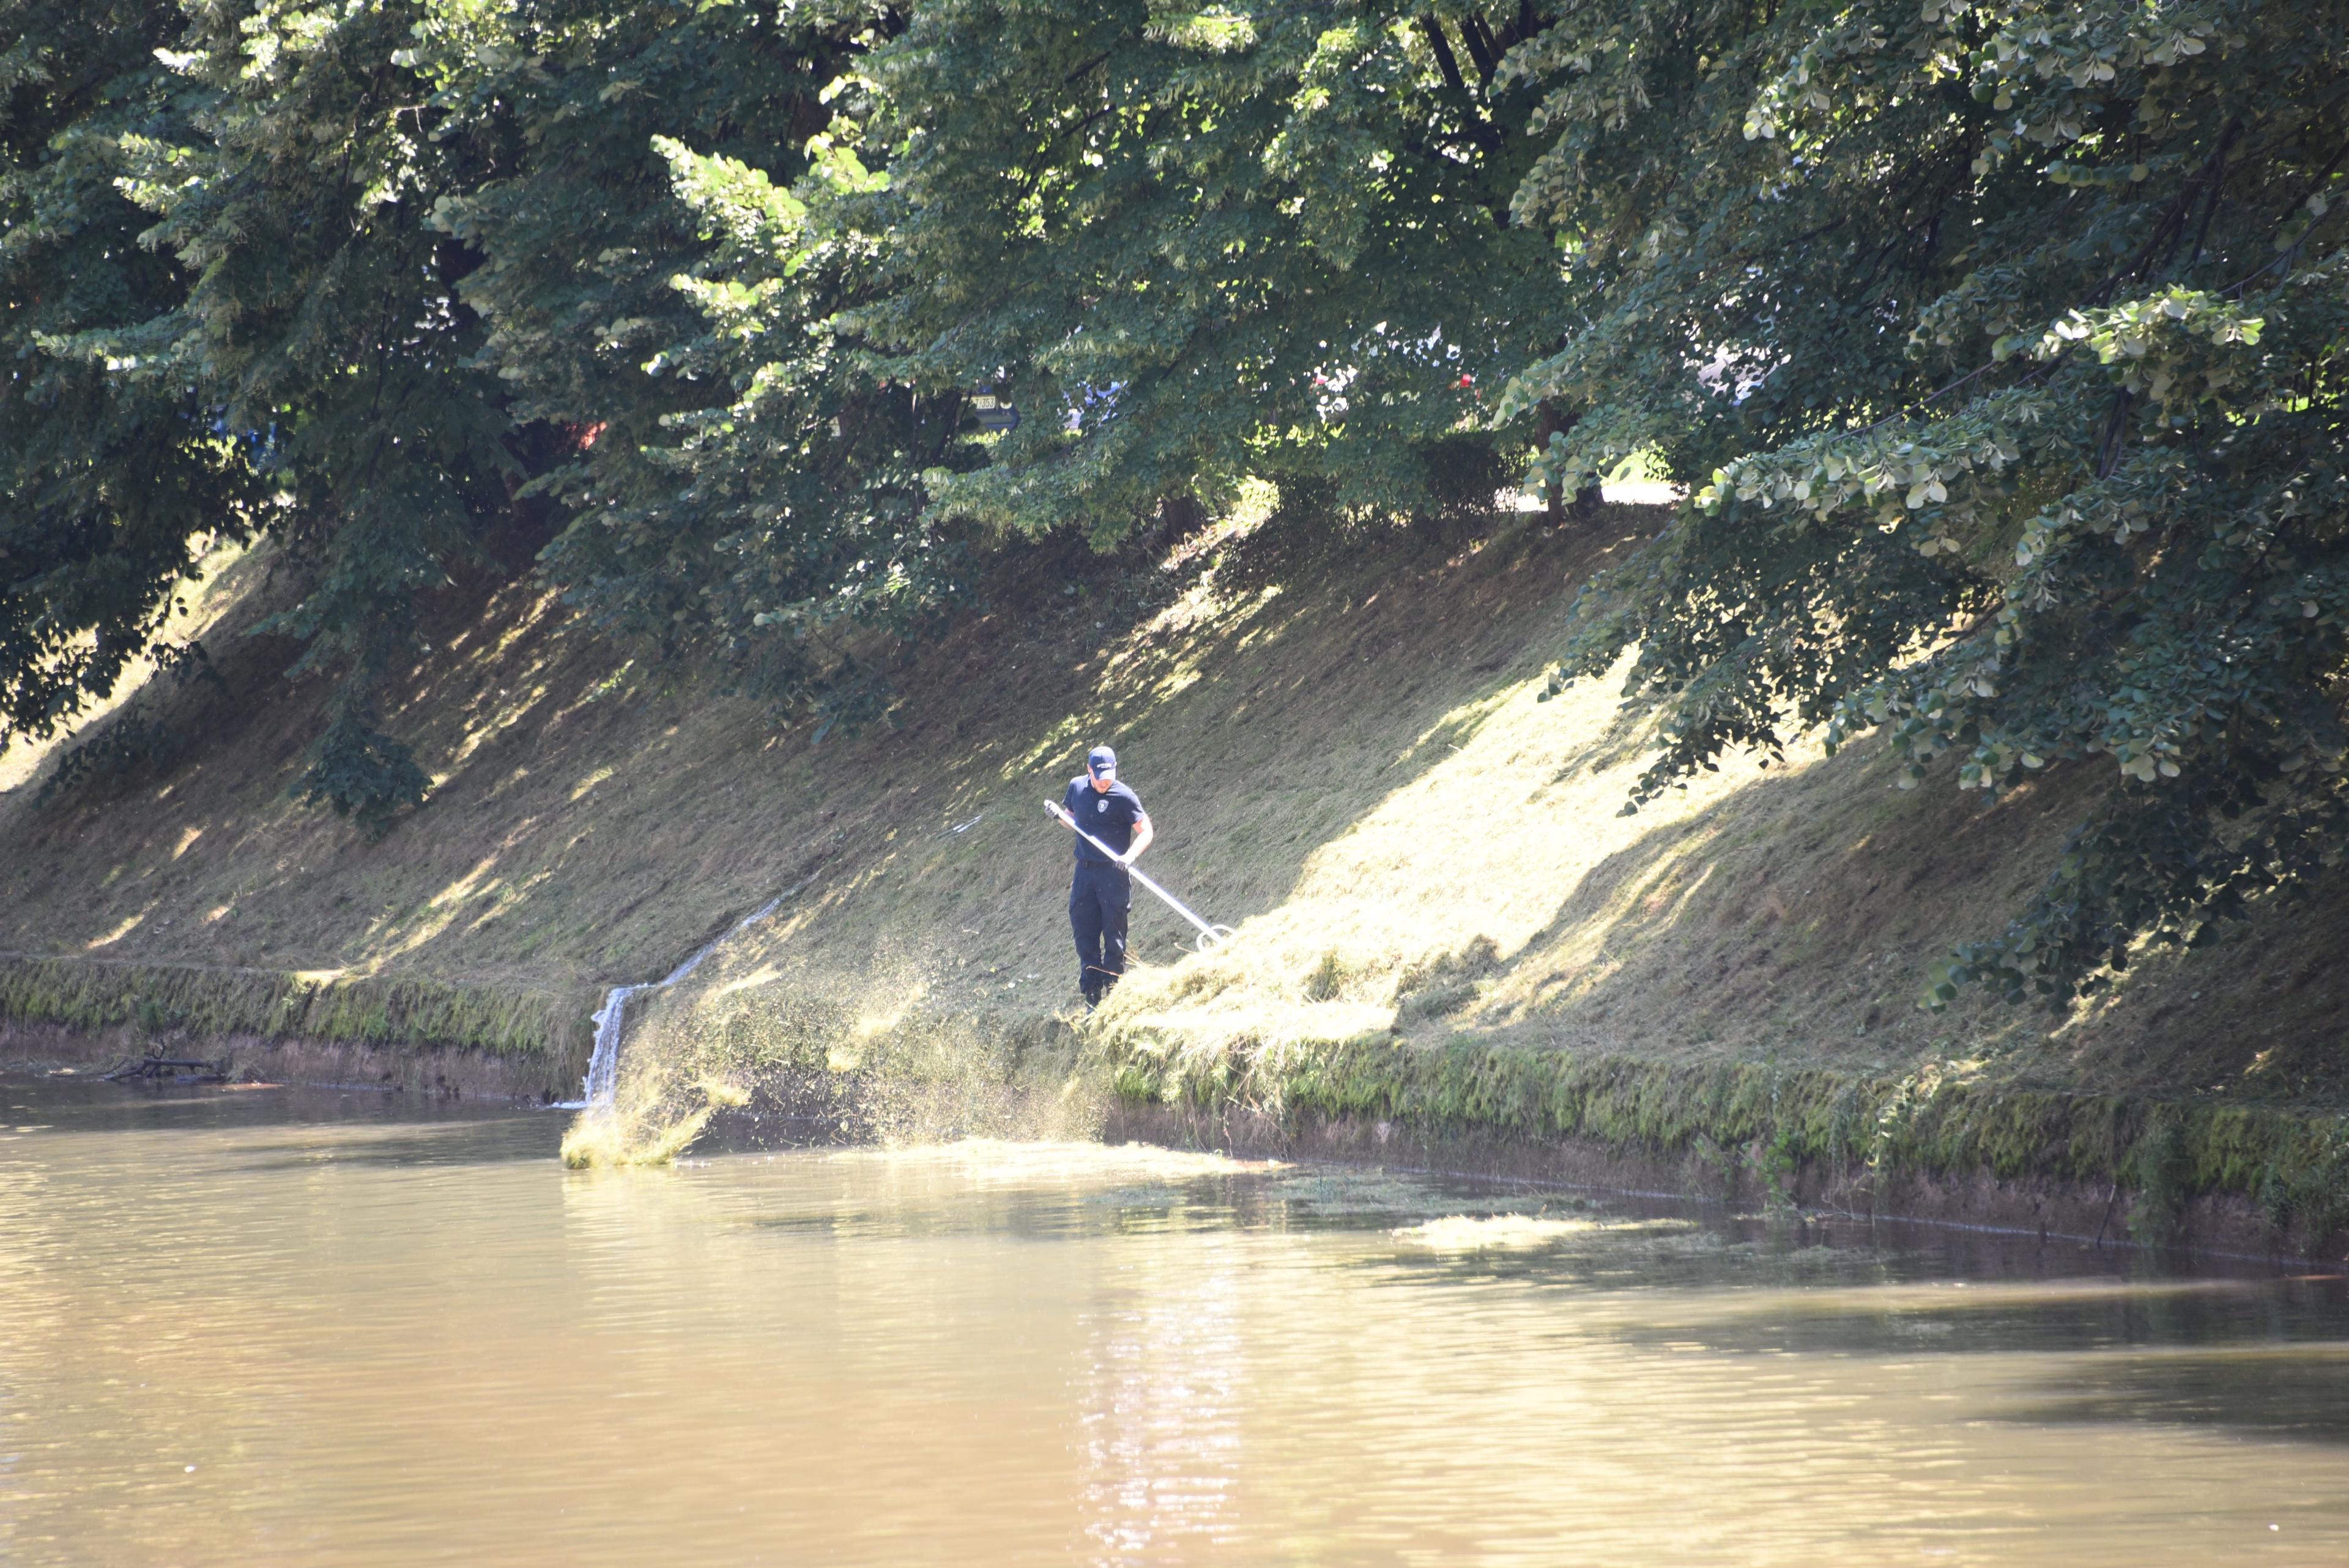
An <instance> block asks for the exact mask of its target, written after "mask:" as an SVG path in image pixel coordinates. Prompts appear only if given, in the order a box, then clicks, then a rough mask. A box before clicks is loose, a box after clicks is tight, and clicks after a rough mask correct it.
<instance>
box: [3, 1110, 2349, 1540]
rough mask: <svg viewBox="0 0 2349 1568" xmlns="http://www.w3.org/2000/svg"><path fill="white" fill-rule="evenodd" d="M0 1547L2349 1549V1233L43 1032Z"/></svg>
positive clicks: (14, 1297) (13, 1228)
mask: <svg viewBox="0 0 2349 1568" xmlns="http://www.w3.org/2000/svg"><path fill="white" fill-rule="evenodd" d="M0 1106H5V1112H0V1563H6V1564H8V1565H10V1568H33V1565H46V1564H108V1565H110V1568H111V1565H140V1568H144V1565H148V1564H156V1565H162V1564H171V1565H174V1568H181V1565H202V1564H216V1563H217V1564H238V1565H240V1568H251V1565H257V1564H266V1565H271V1568H274V1565H277V1564H302V1563H320V1564H385V1565H390V1564H398V1565H401V1568H413V1565H415V1564H419V1563H466V1564H475V1563H564V1564H571V1565H598V1564H624V1563H625V1564H637V1563H679V1564H691V1565H695V1568H703V1565H714V1564H734V1563H799V1564H835V1563H842V1564H849V1563H886V1564H932V1563H941V1564H943V1563H951V1564H957V1565H991V1564H1013V1563H1226V1564H1257V1563H1263V1564H1274V1563H1284V1564H1285V1563H1313V1564H1340V1563H1349V1564H1350V1563H1364V1564H1372V1563H1377V1564H1384V1563H1395V1564H1403V1563H1414V1564H1415V1563H1429V1564H1433V1563H1443V1564H1498V1563H1543V1564H1551V1563H1561V1564H1578V1565H1601V1564H1642V1565H1658V1564H1681V1563H1786V1564H1804V1565H1806V1568H1816V1565H1820V1564H1830V1563H1832V1564H1862V1563H1951V1564H1963V1563H1982V1564H1991V1563H1997V1564H2013V1563H2063V1564H2067V1565H2075V1568H2077V1565H2087V1564H2101V1563H2111V1564H2127V1565H2129V1568H2145V1565H2147V1564H2168V1563H2196V1564H2201V1563H2218V1562H2222V1561H2223V1562H2230V1563H2241V1562H2260V1563H2340V1562H2343V1561H2349V1296H2344V1283H2343V1281H2342V1280H2341V1278H2340V1277H2338V1276H2337V1275H2330V1274H2317V1273H2311V1272H2300V1273H2298V1274H2295V1273H2294V1272H2292V1271H2268V1270H2263V1269H2254V1268H2251V1267H2248V1266H2246V1267H2243V1268H2240V1269H2235V1270H2231V1271H2230V1270H2220V1269H2213V1270H2210V1271H2209V1272H2199V1273H2197V1272H2164V1271H2162V1270H2160V1269H2158V1268H2156V1267H2155V1266H2154V1265H2153V1264H2152V1262H2150V1261H2148V1260H2147V1259H2146V1258H2144V1257H2143V1256H2141V1255H2138V1254H2135V1253H2131V1252H2128V1251H2124V1250H2120V1249H2113V1248H2107V1249H2105V1250H2102V1251H2098V1250H2095V1249H2090V1248H2085V1247H2078V1246H2073V1245H2064V1244H2042V1243H2040V1242H2038V1241H2035V1240H2023V1239H2014V1238H1997V1237H1987V1236H1982V1235H1974V1234H1968V1233H1963V1232H1957V1231H1931V1230H1926V1229H1922V1228H1914V1227H1893V1226H1882V1227H1877V1228H1875V1229H1873V1230H1870V1229H1868V1228H1866V1227H1861V1226H1857V1225H1842V1226H1836V1225H1822V1224H1820V1223H1817V1222H1809V1223H1805V1222H1801V1221H1786V1220H1781V1221H1779V1222H1776V1223H1771V1222H1766V1221H1764V1220H1758V1219H1757V1220H1730V1219H1727V1218H1723V1217H1717V1216H1716V1217H1707V1216H1705V1215H1704V1214H1702V1212H1700V1211H1691V1212H1690V1213H1687V1214H1675V1213H1673V1212H1671V1210H1669V1208H1668V1207H1662V1206H1655V1205H1640V1204H1634V1203H1628V1202H1614V1201H1610V1202H1608V1203H1606V1204H1605V1205H1603V1206H1601V1207H1596V1208H1593V1207H1590V1206H1588V1202H1587V1200H1584V1199H1577V1198H1575V1197H1574V1196H1573V1195H1570V1194H1563V1193H1558V1192H1541V1191H1534V1190H1528V1189H1507V1188H1495V1187H1493V1186H1490V1185H1481V1184H1475V1183H1467V1182H1456V1181H1454V1182H1447V1181H1442V1180H1435V1179H1423V1178H1414V1177H1398V1176H1393V1175H1381V1174H1378V1173H1374V1172H1363V1171H1350V1170H1339V1169H1330V1168H1300V1167H1287V1168H1282V1167H1267V1166H1263V1165H1258V1164H1251V1163H1247V1162H1239V1161H1230V1160H1224V1159H1219V1158H1214V1157H1206V1156H1198V1155H1190V1154H1178V1153H1173V1152H1168V1151H1164V1150H1155V1149H1147V1148H1140V1147H1127V1148H1108V1147H1095V1146H1089V1145H1022V1144H961V1145H951V1146H947V1147H931V1148H909V1149H897V1150H887V1149H853V1148H807V1149H798V1150H788V1151H781V1152H768V1153H749V1152H745V1153H731V1154H729V1153H719V1154H715V1155H711V1156H709V1157H708V1158H695V1159H693V1160H690V1161H688V1162H686V1163H683V1164H680V1165H678V1166H677V1167H675V1168H669V1169H661V1170H636V1171H620V1172H603V1173H596V1172H577V1171H566V1170H564V1168H562V1167H561V1166H560V1165H559V1164H558V1163H557V1161H556V1159H555V1158H554V1155H555V1147H556V1144H557V1142H558V1140H559V1139H560V1137H561V1135H562V1132H563V1120H562V1118H561V1117H560V1116H555V1115H552V1114H549V1113H545V1112H540V1111H527V1110H518V1109H517V1110H485V1109H478V1108H472V1107H439V1106H430V1105H424V1104H419V1102H418V1101H416V1100H415V1099H413V1098H408V1097H398V1096H388V1095H380V1094H369V1093H362V1092H351V1093H337V1092H333V1091H295V1090H244V1091H229V1090H219V1089H200V1088H189V1089H131V1088H121V1087H116V1086H112V1085H95V1084H91V1083H88V1082H87V1081H75V1080H58V1079H32V1078H6V1079H0Z"/></svg>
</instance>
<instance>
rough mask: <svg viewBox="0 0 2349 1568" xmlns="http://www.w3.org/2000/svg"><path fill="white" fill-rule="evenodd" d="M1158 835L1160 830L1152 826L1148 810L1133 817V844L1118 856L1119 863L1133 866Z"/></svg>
mask: <svg viewBox="0 0 2349 1568" xmlns="http://www.w3.org/2000/svg"><path fill="white" fill-rule="evenodd" d="M1156 836H1158V830H1157V829H1156V828H1154V827H1153V826H1150V814H1149V813H1148V812H1146V811H1145V812H1143V814H1142V815H1140V816H1137V817H1135V818H1134V819H1133V847H1132V848H1130V849H1128V850H1127V851H1126V852H1125V853H1124V854H1123V855H1121V856H1119V857H1118V862H1119V864H1121V865H1124V866H1131V865H1133V863H1134V862H1135V861H1137V860H1139V859H1141V858H1142V852H1143V850H1145V849H1147V848H1149V847H1150V841H1151V840H1152V839H1153V838H1154V837H1156Z"/></svg>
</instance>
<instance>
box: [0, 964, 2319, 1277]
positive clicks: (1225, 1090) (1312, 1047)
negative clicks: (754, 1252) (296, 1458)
mask: <svg viewBox="0 0 2349 1568" xmlns="http://www.w3.org/2000/svg"><path fill="white" fill-rule="evenodd" d="M600 1000H601V999H600V995H599V994H597V993H595V992H593V991H592V990H590V989H588V988H585V987H574V988H571V989H568V990H558V989H539V988H527V987H517V986H512V985H498V984H468V983H464V982H460V981H438V980H426V979H415V978H402V979H387V978H381V977H368V976H336V975H318V974H301V973H294V972H285V971H267V970H233V969H213V968H202V967H196V966H177V965H169V964H147V963H135V962H126V961H98V960H87V959H57V958H24V957H0V1061H5V1062H6V1063H8V1064H13V1065H16V1066H18V1067H32V1066H50V1067H54V1066H56V1065H58V1064H72V1065H75V1066H76V1067H77V1070H80V1069H81V1068H82V1067H83V1066H86V1065H88V1064H98V1063H104V1062H114V1061H126V1060H130V1059H133V1058H135V1057H136V1056H137V1055H139V1054H141V1052H143V1051H145V1050H148V1049H150V1048H160V1047H165V1046H169V1047H171V1048H172V1049H174V1050H178V1049H181V1048H185V1049H189V1050H191V1051H194V1052H196V1053H198V1054H203V1055H205V1056H206V1057H207V1059H216V1060H224V1061H226V1062H227V1063H228V1064H230V1065H231V1067H232V1070H233V1071H236V1072H239V1073H242V1074H244V1075H262V1076H271V1077H276V1076H283V1077H285V1078H288V1079H293V1080H297V1081H298V1080H308V1081H326V1082H345V1081H347V1082H357V1083H365V1084H368V1085H384V1086H389V1087H398V1088H404V1089H409V1090H412V1091H417V1092H423V1093H440V1094H443V1095H466V1094H471V1095H489V1096H504V1097H512V1098H528V1099H539V1100H545V1099H552V1098H556V1097H560V1096H565V1095H569V1094H572V1093H575V1086H576V1085H577V1084H578V1082H579V1076H580V1074H581V1072H582V1071H584V1068H585V1062H586V1056H587V1052H588V1050H589V1048H590V1045H591V1044H592V1039H593V1022H592V1013H593V1011H594V1009H595V1006H596V1005H598V1004H599V1002H600ZM1010 1022H1011V1021H1009V1020H1007V1019H1004V1018H1002V1017H1000V1016H997V1017H994V1018H992V1019H990V1020H988V1021H987V1023H985V1024H984V1025H983V1027H984V1028H985V1030H986V1031H987V1033H989V1034H991V1035H999V1034H1001V1033H1002V1032H1003V1030H1004V1027H1005V1025H1006V1024H1007V1023H1010ZM1021 1025H1022V1026H1021V1027H1020V1028H1019V1030H1018V1032H1019V1033H1032V1034H1033V1035H1034V1036H1035V1037H1036V1040H1037V1043H1038V1044H1047V1043H1049V1044H1050V1047H1051V1049H1052V1050H1053V1052H1054V1054H1063V1053H1069V1052H1071V1051H1073V1054H1074V1060H1073V1063H1072V1065H1074V1066H1075V1067H1077V1068H1078V1069H1079V1070H1083V1069H1086V1068H1091V1069H1095V1070H1097V1071H1098V1073H1099V1074H1100V1075H1102V1076H1103V1077H1105V1078H1106V1080H1107V1083H1108V1084H1109V1085H1110V1097H1109V1106H1108V1110H1107V1115H1106V1119H1105V1123H1104V1126H1103V1129H1102V1130H1103V1132H1104V1134H1105V1136H1109V1137H1149V1138H1154V1139H1159V1140H1164V1141H1169V1142H1174V1143H1183V1144H1191V1145H1198V1146H1207V1147H1222V1148H1226V1149H1229V1150H1233V1151H1235V1152H1253V1153H1277V1154H1288V1155H1291V1156H1299V1157H1309V1158H1314V1157H1318V1158H1334V1159H1340V1160H1350V1161H1357V1162H1369V1163H1377V1164H1386V1165H1392V1166H1398V1167H1415V1168H1437V1169H1445V1170H1455V1171H1460V1172H1464V1173H1470V1174H1485V1175H1496V1176H1504V1177H1510V1178H1518V1179H1533V1180H1547V1181H1557V1182H1564V1183H1568V1184H1574V1185H1587V1186H1590V1187H1595V1188H1616V1189H1638V1190H1643V1191H1663V1192H1670V1193H1674V1194H1681V1195H1686V1196H1691V1197H1698V1198H1705V1199H1716V1200H1722V1201H1728V1202H1733V1203H1741V1204H1745V1205H1749V1206H1759V1207H1762V1208H1764V1209H1774V1208H1775V1209H1791V1208H1795V1207H1800V1208H1807V1209H1819V1210H1827V1211H1830V1212H1847V1213H1862V1214H1872V1215H1876V1216H1878V1217H1883V1218H1896V1219H1899V1218H1907V1219H1920V1220H1939V1221H1944V1222H1955V1223H1962V1224H1974V1225H1988V1226H1996V1227H2001V1228H2010V1229H2015V1230H2020V1231H2026V1232H2037V1233H2040V1234H2044V1235H2048V1236H2054V1237H2072V1238H2081V1239H2085V1240H2090V1241H2103V1242H2106V1243H2113V1244H2121V1243H2135V1244H2142V1245H2148V1246H2162V1245H2187V1246H2191V1247H2196V1248H2202V1249H2209V1250H2217V1251H2236V1252H2254V1253H2282V1254H2292V1255H2299V1256H2306V1257H2314V1258H2323V1259H2332V1258H2337V1257H2338V1256H2339V1255H2340V1252H2341V1247H2342V1243H2343V1241H2344V1237H2349V1116H2340V1115H2334V1114H2327V1113H2322V1112H2311V1111H2302V1110H2295V1109H2291V1108H2284V1107H2271V1106H2253V1105H2242V1104H2225V1103H2203V1102H2199V1101H2197V1100H2195V1099H2190V1098H2189V1099H2158V1098H2151V1097H2138V1096H2115V1095H2099V1094H2083V1093H2074V1092H2066V1091H2063V1090H2059V1089H2046V1088H2034V1087H2030V1086H2023V1085H2014V1084H2011V1083H1993V1082H1987V1081H1982V1080H1980V1079H1975V1078H1970V1077H1968V1076H1967V1075H1965V1074H1963V1073H1962V1072H1961V1071H1958V1070H1956V1069H1948V1070H1937V1069H1935V1068H1931V1067H1927V1068H1924V1069H1920V1070H1918V1071H1914V1072H1911V1073H1909V1074H1906V1075H1901V1076H1899V1077H1871V1076H1867V1075H1854V1074H1849V1073H1842V1072H1837V1071H1832V1070H1823V1069H1813V1068H1799V1067H1788V1066H1782V1065H1775V1064H1760V1063H1733V1062H1720V1061H1712V1062H1655V1061H1642V1060H1640V1059H1636V1058H1632V1057H1629V1056H1618V1055H1607V1054H1586V1053H1577V1052H1568V1051H1560V1050H1557V1049H1531V1048H1526V1047H1522V1046H1516V1045H1509V1044H1495V1043H1492V1042H1487V1041H1479V1040H1477V1039H1475V1038H1474V1037H1471V1036H1465V1035H1463V1036H1458V1037H1455V1038H1453V1039H1450V1040H1446V1041H1440V1042H1435V1043H1423V1042H1406V1041H1402V1040H1398V1039H1396V1038H1394V1037H1392V1036H1391V1035H1387V1034H1383V1033H1372V1034H1366V1035H1363V1036H1361V1037H1357V1038H1352V1039H1344V1040H1330V1041H1309V1042H1288V1043H1281V1044H1266V1045H1261V1046H1245V1047H1239V1048H1225V1049H1222V1050H1218V1051H1215V1052H1212V1053H1210V1052H1202V1051H1199V1050H1197V1049H1195V1048H1194V1047H1192V1046H1190V1045H1189V1044H1187V1043H1186V1042H1185V1040H1183V1039H1182V1038H1181V1037H1180V1036H1179V1035H1177V1034H1175V1033H1171V1032H1169V1031H1166V1030H1164V1029H1163V1028H1154V1027H1152V1026H1150V1025H1149V1024H1147V1023H1109V1024H1106V1025H1102V1026H1096V1027H1093V1028H1090V1029H1082V1030H1079V1031H1075V1032H1074V1033H1071V1031H1070V1030H1069V1029H1068V1027H1067V1026H1066V1025H1065V1023H1062V1022H1061V1020H1060V1019H1058V1018H1057V1017H1055V1016H1053V1015H1050V1014H1043V1013H1039V1014H1037V1015H1035V1016H1034V1017H1033V1018H1031V1019H1027V1020H1023V1021H1021ZM927 1027H928V1028H929V1029H930V1030H932V1031H933V1032H936V1031H938V1030H941V1029H947V1030H950V1029H952V1028H953V1027H954V1023H953V1021H952V1020H950V1019H947V1020H932V1021H930V1022H929V1023H928V1024H927ZM974 1027H975V1028H976V1027H982V1025H979V1024H978V1023H977V1021H974ZM792 1071H796V1072H800V1073H810V1072H822V1071H823V1068H822V1067H821V1066H818V1065H816V1064H815V1063H814V1062H813V1061H812V1060H804V1059H803V1062H802V1065H800V1066H799V1067H797V1068H794V1069H792Z"/></svg>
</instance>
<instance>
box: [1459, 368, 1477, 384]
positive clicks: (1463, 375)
mask: <svg viewBox="0 0 2349 1568" xmlns="http://www.w3.org/2000/svg"><path fill="white" fill-rule="evenodd" d="M1460 384H1461V386H1463V387H1473V386H1475V384H1476V378H1475V377H1474V376H1472V375H1470V374H1468V372H1467V371H1465V370H1463V371H1461V372H1460Z"/></svg>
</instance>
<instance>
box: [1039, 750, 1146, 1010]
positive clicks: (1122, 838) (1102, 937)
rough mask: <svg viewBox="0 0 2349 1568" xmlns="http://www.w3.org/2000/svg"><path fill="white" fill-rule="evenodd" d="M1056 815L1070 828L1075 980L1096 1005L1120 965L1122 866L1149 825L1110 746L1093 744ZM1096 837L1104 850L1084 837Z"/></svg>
mask: <svg viewBox="0 0 2349 1568" xmlns="http://www.w3.org/2000/svg"><path fill="white" fill-rule="evenodd" d="M1057 815H1059V816H1060V818H1061V821H1063V822H1065V823H1068V824H1069V825H1070V826H1072V827H1077V828H1081V829H1082V830H1083V831H1082V832H1081V833H1079V834H1078V835H1077V873H1076V877H1075V879H1074V880H1073V881H1071V883H1070V884H1069V928H1070V929H1071V931H1073V932H1074V933H1075V934H1076V939H1077V984H1078V986H1079V988H1080V989H1081V990H1082V991H1083V992H1084V993H1085V1006H1086V1008H1087V1009H1089V1010H1090V1009H1092V1008H1095V1007H1099V1006H1100V1005H1101V999H1102V997H1103V996H1105V995H1107V994H1108V993H1109V989H1110V987H1112V986H1113V985H1115V984H1116V983H1117V981H1118V977H1119V976H1120V975H1122V974H1123V973H1124V972H1125V921H1126V916H1127V915H1128V914H1129V913H1130V912H1131V911H1132V909H1133V878H1131V877H1128V876H1127V875H1126V874H1125V868H1126V867H1129V866H1131V865H1133V863H1134V862H1135V861H1136V860H1138V859H1140V858H1141V857H1142V852H1143V850H1145V849H1147V848H1149V847H1150V840H1151V838H1152V837H1153V836H1154V829H1153V828H1152V827H1151V826H1150V814H1149V813H1148V812H1146V811H1144V810H1143V809H1142V797H1141V796H1140V795H1138V794H1134V793H1133V791H1132V790H1130V789H1128V788H1127V787H1126V786H1125V785H1124V784H1120V783H1119V782H1118V777H1117V753H1115V752H1112V751H1111V750H1110V749H1109V748H1108V747H1107V746H1095V747H1094V748H1093V749H1092V751H1091V752H1089V753H1086V754H1085V771H1084V772H1083V773H1082V774H1080V775H1079V776H1077V777H1075V778H1072V779H1071V780H1070V781H1069V792H1068V794H1065V795H1063V796H1061V805H1060V808H1059V811H1058V813H1057ZM1087 834H1090V835H1092V837H1094V838H1097V839H1099V840H1101V842H1102V844H1105V845H1107V846H1109V851H1110V852H1109V853H1108V854H1103V853H1102V851H1101V849H1099V848H1097V847H1096V846H1093V845H1092V844H1091V843H1089V842H1088V841H1087V839H1086V836H1085V835H1087Z"/></svg>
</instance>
